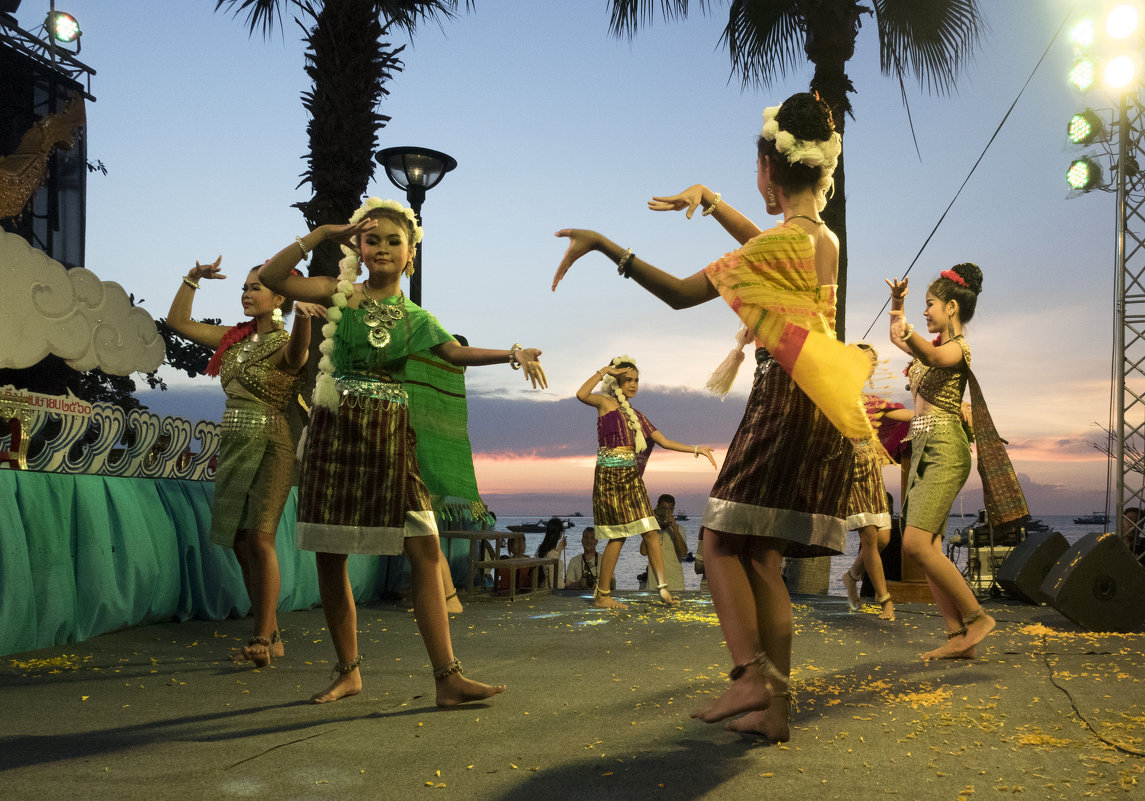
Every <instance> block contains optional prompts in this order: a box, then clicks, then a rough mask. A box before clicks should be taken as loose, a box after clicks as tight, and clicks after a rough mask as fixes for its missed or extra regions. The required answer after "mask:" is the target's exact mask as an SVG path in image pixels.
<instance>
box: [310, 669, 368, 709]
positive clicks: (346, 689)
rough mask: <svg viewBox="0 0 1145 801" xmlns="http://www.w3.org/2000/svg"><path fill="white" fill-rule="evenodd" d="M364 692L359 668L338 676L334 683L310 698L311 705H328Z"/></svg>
mask: <svg viewBox="0 0 1145 801" xmlns="http://www.w3.org/2000/svg"><path fill="white" fill-rule="evenodd" d="M361 691H362V674H361V673H360V672H359V671H358V669H357V668H354V669H353V670H351V671H350V672H348V673H342V674H340V675H338V676H337V677H336V678H335V679H334V681H333V682H332V683H331V684H330V686H329V687H327V688H326V689H325V690H323V691H322V692H320V693H315V694H314V695H312V696H310V703H312V704H328V703H330V702H331V701H337V700H339V699H342V698H347V697H349V696H351V695H357V694H358V693H360V692H361Z"/></svg>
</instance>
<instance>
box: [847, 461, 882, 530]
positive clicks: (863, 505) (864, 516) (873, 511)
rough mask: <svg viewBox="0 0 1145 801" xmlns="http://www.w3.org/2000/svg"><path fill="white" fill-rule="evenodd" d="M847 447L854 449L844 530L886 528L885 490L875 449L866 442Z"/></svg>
mask: <svg viewBox="0 0 1145 801" xmlns="http://www.w3.org/2000/svg"><path fill="white" fill-rule="evenodd" d="M851 444H852V445H853V446H854V447H855V466H854V469H853V471H852V473H851V499H850V501H849V502H848V504H847V530H848V531H858V530H859V529H861V528H866V527H867V526H874V527H875V528H878V529H884V528H890V527H891V512H890V507H889V506H887V491H886V487H885V486H884V485H883V471H882V468H880V467H879V463H878V460H877V459H876V458H875V450H874V448H872V447H871V442H870V440H865V439H855V440H851Z"/></svg>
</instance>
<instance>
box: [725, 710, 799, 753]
mask: <svg viewBox="0 0 1145 801" xmlns="http://www.w3.org/2000/svg"><path fill="white" fill-rule="evenodd" d="M724 728H725V729H727V730H728V731H734V732H736V733H738V734H744V735H748V736H751V737H762V738H763V739H765V740H770V741H771V742H773V743H785V742H787V741H788V740H790V739H791V727H790V726H789V725H788V721H787V704H779V703H776V704H772V705H771V706H769V707H768V708H767V709H764V710H762V711H758V712H749V713H747V714H746V715H744V716H743V717H742V718H739V719H738V720H725V721H724Z"/></svg>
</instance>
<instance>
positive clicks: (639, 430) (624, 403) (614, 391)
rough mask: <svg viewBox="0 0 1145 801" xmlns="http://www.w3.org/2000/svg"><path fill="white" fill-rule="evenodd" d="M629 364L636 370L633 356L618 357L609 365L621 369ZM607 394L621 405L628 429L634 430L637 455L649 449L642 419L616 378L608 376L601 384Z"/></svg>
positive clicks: (633, 436) (633, 437) (633, 435)
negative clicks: (641, 423)
mask: <svg viewBox="0 0 1145 801" xmlns="http://www.w3.org/2000/svg"><path fill="white" fill-rule="evenodd" d="M625 362H627V363H628V364H631V365H633V367H634V368H635V366H636V360H635V359H633V358H632V357H631V356H617V357H616V358H615V359H613V360H612V361H611V362H609V364H611V365H612V366H613V367H619V366H620V365H621V364H624V363H625ZM600 383H601V384H602V385H603V389H604V391H605V393H606V394H608V395H611V396H612V397H614V398H616V402H617V403H619V404H620V411H621V412H623V413H624V417H625V418H626V420H627V422H628V427H629V428H630V429H631V430H632V440H633V444H634V446H635V449H636V453H640V452H641V451H645V450H647V449H648V441H647V440H646V439H645V438H644V428H643V426H641V425H640V418H639V417H637V416H636V410H635V409H633V408H632V404H630V403H629V402H628V398H626V397H625V396H624V393H623V392H621V391H620V384H619V383H617V381H616V376H614V375H612V374H611V373H610V374H609V375H606V376H605V377H604V379H603V380H602V381H601V382H600Z"/></svg>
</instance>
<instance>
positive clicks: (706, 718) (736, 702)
mask: <svg viewBox="0 0 1145 801" xmlns="http://www.w3.org/2000/svg"><path fill="white" fill-rule="evenodd" d="M772 692H773V686H772V682H771V680H770V679H769V678H765V677H764V674H763V670H762V669H761V668H760V667H759V665H749V666H748V668H747V670H746V671H745V672H744V674H743V675H742V676H740V677H739V678H738V679H736V680H734V681H733V682H732V683H731V686H730V687H728V688H727V690H725V691H724V694H723V695H721V696H720V697H719V698H717V699H716V701H715V703H713V704H712V705H711V706H709V707H708V708H707V709H702V710H700V711H699V712H693V713H692V717H693V718H695V719H696V720H702V721H703V722H704V723H715V722H716V721H718V720H723V719H724V718H730V717H731V716H732V715H742V714H744V713H745V712H755V711H758V710H764V709H767V707H768V704H770V703H771V693H772Z"/></svg>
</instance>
